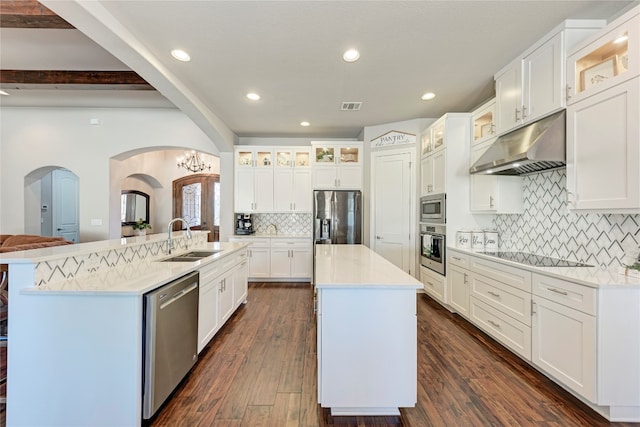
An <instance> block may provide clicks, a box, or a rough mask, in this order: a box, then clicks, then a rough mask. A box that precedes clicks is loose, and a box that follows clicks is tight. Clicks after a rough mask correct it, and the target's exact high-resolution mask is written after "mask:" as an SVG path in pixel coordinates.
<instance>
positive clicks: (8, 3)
mask: <svg viewBox="0 0 640 427" xmlns="http://www.w3.org/2000/svg"><path fill="white" fill-rule="evenodd" d="M0 27H2V28H58V29H70V28H74V26H73V25H71V24H69V23H68V22H67V21H65V20H64V19H62V18H61V17H59V16H58V15H56V14H55V13H53V12H52V11H51V10H50V9H47V8H46V7H44V6H43V5H42V4H40V3H38V1H37V0H2V1H0Z"/></svg>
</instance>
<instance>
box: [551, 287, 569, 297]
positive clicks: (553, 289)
mask: <svg viewBox="0 0 640 427" xmlns="http://www.w3.org/2000/svg"><path fill="white" fill-rule="evenodd" d="M547 289H548V290H549V291H551V292H555V293H556V294H560V295H569V294H568V293H566V292H565V291H561V290H559V289H555V288H547Z"/></svg>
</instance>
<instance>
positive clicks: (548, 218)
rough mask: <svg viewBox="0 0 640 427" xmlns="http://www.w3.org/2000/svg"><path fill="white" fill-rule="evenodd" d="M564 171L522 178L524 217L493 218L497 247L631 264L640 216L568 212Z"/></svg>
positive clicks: (639, 236) (639, 243)
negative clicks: (497, 241) (498, 242)
mask: <svg viewBox="0 0 640 427" xmlns="http://www.w3.org/2000/svg"><path fill="white" fill-rule="evenodd" d="M566 178H567V175H566V170H565V169H557V170H553V171H549V172H543V173H538V174H532V175H528V176H525V177H524V210H525V211H524V214H522V215H496V218H495V227H496V228H497V229H498V231H499V232H500V240H501V243H500V247H501V249H502V250H507V251H523V252H530V253H536V254H541V255H547V256H552V257H556V258H566V259H570V260H578V261H583V262H586V263H588V264H592V265H602V266H619V265H624V264H629V263H630V262H631V258H630V257H631V256H633V255H634V254H635V256H637V255H638V251H639V247H640V214H634V215H622V214H595V213H574V212H570V211H569V210H568V209H567V193H566Z"/></svg>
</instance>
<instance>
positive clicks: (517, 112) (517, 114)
mask: <svg viewBox="0 0 640 427" xmlns="http://www.w3.org/2000/svg"><path fill="white" fill-rule="evenodd" d="M519 114H520V110H518V109H517V108H516V122H519V121H520V116H519Z"/></svg>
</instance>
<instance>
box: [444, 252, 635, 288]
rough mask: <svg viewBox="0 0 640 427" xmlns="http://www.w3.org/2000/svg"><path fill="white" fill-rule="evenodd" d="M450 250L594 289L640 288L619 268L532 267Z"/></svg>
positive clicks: (633, 279)
mask: <svg viewBox="0 0 640 427" xmlns="http://www.w3.org/2000/svg"><path fill="white" fill-rule="evenodd" d="M447 249H448V250H451V251H457V252H460V253H465V254H469V255H473V256H476V257H479V258H483V259H486V260H489V261H494V262H499V263H501V264H505V265H510V266H512V267H517V268H520V269H522V270H528V271H531V272H533V273H541V274H545V275H547V276H553V277H557V278H558V279H563V280H570V281H572V282H575V283H579V284H581V285H585V286H590V287H592V288H601V287H616V286H633V287H640V278H637V277H631V276H625V275H622V274H619V273H618V269H617V267H611V268H608V269H607V268H602V267H599V266H596V267H535V266H532V265H526V264H521V263H518V262H513V261H509V260H505V259H501V258H497V257H494V256H490V255H486V254H483V253H480V252H476V251H472V250H469V249H462V248H458V247H448V248H447Z"/></svg>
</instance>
